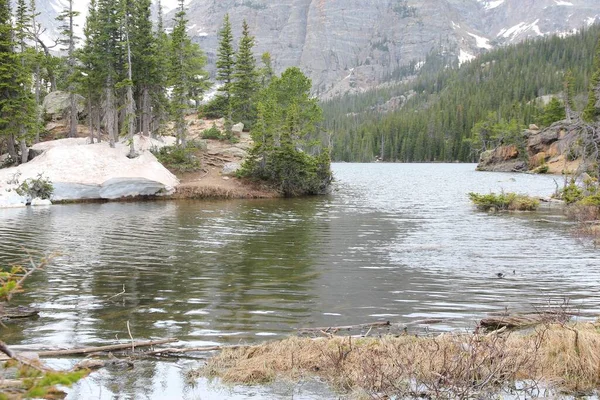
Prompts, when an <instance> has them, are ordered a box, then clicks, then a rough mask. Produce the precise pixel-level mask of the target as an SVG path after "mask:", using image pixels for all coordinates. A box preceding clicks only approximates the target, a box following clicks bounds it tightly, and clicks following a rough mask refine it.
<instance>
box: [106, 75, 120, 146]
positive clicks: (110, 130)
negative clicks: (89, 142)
mask: <svg viewBox="0 0 600 400" xmlns="http://www.w3.org/2000/svg"><path fill="white" fill-rule="evenodd" d="M112 80H113V78H112V75H111V74H109V76H108V78H107V80H106V87H105V88H104V95H105V99H104V102H105V104H104V126H105V127H106V132H107V134H108V141H109V143H110V147H115V143H116V142H117V140H118V136H117V129H116V126H115V125H116V122H117V115H116V110H115V99H114V93H113V89H112V88H113V82H112Z"/></svg>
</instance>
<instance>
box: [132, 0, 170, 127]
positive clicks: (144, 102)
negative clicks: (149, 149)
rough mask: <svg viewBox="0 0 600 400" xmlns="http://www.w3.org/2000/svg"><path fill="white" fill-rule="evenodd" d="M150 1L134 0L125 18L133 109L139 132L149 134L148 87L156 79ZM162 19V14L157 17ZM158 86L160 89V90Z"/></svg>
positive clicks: (149, 93)
mask: <svg viewBox="0 0 600 400" xmlns="http://www.w3.org/2000/svg"><path fill="white" fill-rule="evenodd" d="M151 6H152V1H151V0H135V1H134V3H133V14H132V15H131V16H130V18H131V21H129V24H128V25H129V26H130V27H131V28H130V29H129V43H130V46H131V58H132V69H133V71H132V79H133V82H134V85H135V94H136V98H137V107H136V108H137V110H139V120H140V127H139V131H140V132H142V134H145V135H150V133H151V132H150V125H151V121H152V101H151V97H152V93H151V92H152V90H155V89H156V87H157V84H158V81H159V80H160V78H159V74H160V71H159V69H158V54H157V44H156V40H157V38H156V35H155V34H154V31H153V27H152V13H151ZM161 18H162V17H161ZM163 89H164V88H163V87H160V90H163Z"/></svg>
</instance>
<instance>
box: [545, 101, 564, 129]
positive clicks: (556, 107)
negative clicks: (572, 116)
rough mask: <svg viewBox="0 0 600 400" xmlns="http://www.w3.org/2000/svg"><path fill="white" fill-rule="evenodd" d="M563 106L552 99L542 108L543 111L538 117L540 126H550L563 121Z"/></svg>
mask: <svg viewBox="0 0 600 400" xmlns="http://www.w3.org/2000/svg"><path fill="white" fill-rule="evenodd" d="M565 117H566V113H565V106H564V105H562V103H561V102H560V100H558V99H557V98H556V97H553V98H552V99H551V100H550V102H549V103H548V104H547V105H546V106H545V107H544V111H543V112H542V115H541V116H540V119H539V121H540V125H542V126H550V125H552V124H553V123H555V122H557V121H561V120H563V119H565Z"/></svg>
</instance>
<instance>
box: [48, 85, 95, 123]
mask: <svg viewBox="0 0 600 400" xmlns="http://www.w3.org/2000/svg"><path fill="white" fill-rule="evenodd" d="M75 101H76V104H77V112H78V113H81V112H83V110H85V98H84V97H83V96H81V95H79V94H76V95H75ZM70 106H71V100H70V95H69V93H67V92H61V91H60V90H57V91H55V92H51V93H48V95H47V96H46V97H44V101H43V102H42V108H43V112H44V114H45V115H46V116H48V117H49V118H51V119H52V120H53V121H54V120H57V119H61V118H64V117H65V116H66V114H67V109H68V108H69V107H70Z"/></svg>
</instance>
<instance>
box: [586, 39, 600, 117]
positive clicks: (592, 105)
mask: <svg viewBox="0 0 600 400" xmlns="http://www.w3.org/2000/svg"><path fill="white" fill-rule="evenodd" d="M599 118H600V39H598V43H597V45H596V55H595V57H594V69H593V74H592V79H591V82H590V91H589V95H588V103H587V106H586V107H585V109H584V110H583V119H584V120H586V121H588V122H596V121H598V119H599Z"/></svg>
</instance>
